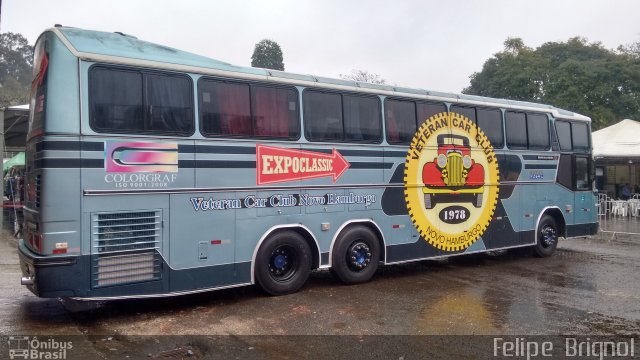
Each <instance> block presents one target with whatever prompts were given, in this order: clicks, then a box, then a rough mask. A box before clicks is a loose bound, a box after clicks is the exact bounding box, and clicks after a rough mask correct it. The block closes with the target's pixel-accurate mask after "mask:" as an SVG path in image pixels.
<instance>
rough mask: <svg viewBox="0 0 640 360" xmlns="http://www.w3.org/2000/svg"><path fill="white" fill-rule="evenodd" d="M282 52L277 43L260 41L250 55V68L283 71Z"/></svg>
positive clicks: (267, 40)
mask: <svg viewBox="0 0 640 360" xmlns="http://www.w3.org/2000/svg"><path fill="white" fill-rule="evenodd" d="M282 61H283V59H282V50H281V49H280V45H278V43H277V42H275V41H273V40H269V39H264V40H260V41H259V42H258V43H257V44H256V47H255V48H254V50H253V55H251V66H253V67H259V68H265V69H272V70H282V71H284V63H283V62H282Z"/></svg>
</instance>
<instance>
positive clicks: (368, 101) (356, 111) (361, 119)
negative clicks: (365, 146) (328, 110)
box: [342, 95, 382, 142]
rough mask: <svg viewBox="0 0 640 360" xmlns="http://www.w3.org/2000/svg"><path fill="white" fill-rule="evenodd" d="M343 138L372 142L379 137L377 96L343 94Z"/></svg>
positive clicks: (378, 104) (378, 139) (378, 103)
mask: <svg viewBox="0 0 640 360" xmlns="http://www.w3.org/2000/svg"><path fill="white" fill-rule="evenodd" d="M342 102H343V103H342V104H343V106H344V139H345V140H347V141H356V142H359V141H365V142H374V141H380V139H381V137H382V136H381V135H382V134H381V125H380V102H379V101H378V98H369V97H360V96H349V95H344V96H343V97H342Z"/></svg>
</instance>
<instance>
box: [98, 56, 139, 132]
mask: <svg viewBox="0 0 640 360" xmlns="http://www.w3.org/2000/svg"><path fill="white" fill-rule="evenodd" d="M90 84H91V85H90V86H91V100H90V101H91V125H92V127H94V130H97V131H108V130H115V131H143V130H144V117H143V101H142V73H140V72H138V71H129V70H120V69H107V68H102V67H97V68H94V69H92V71H91V73H90Z"/></svg>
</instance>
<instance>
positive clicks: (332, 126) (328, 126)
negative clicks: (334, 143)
mask: <svg viewBox="0 0 640 360" xmlns="http://www.w3.org/2000/svg"><path fill="white" fill-rule="evenodd" d="M303 97H304V99H303V101H304V129H305V130H304V132H305V136H306V137H307V138H308V139H309V140H312V141H330V140H342V139H343V124H342V98H341V96H340V95H339V94H330V93H322V92H317V91H309V90H307V91H305V92H304V94H303Z"/></svg>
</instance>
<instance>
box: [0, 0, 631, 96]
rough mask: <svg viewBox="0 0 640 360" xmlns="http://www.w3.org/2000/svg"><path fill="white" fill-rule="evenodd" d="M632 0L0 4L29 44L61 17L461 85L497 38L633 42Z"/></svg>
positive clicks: (326, 72)
mask: <svg viewBox="0 0 640 360" xmlns="http://www.w3.org/2000/svg"><path fill="white" fill-rule="evenodd" d="M639 14H640V1H637V0H615V1H606V0H603V1H595V0H534V1H518V0H498V1H496V0H484V1H471V0H467V1H463V0H449V1H447V0H438V1H435V0H434V1H427V0H423V1H418V0H407V1H403V0H395V1H390V0H383V1H380V0H375V1H364V0H362V1H360V0H315V1H312V0H291V1H289V0H287V1H284V0H283V1H278V0H269V1H267V0H263V1H259V0H252V1H242V0H235V1H233V0H231V1H215V0H211V1H205V0H202V1H196V0H182V1H176V0H171V1H169V0H140V1H138V0H108V1H91V0H56V1H52V0H4V1H2V17H1V22H0V31H1V32H17V33H21V34H23V35H24V36H25V37H26V38H27V39H28V40H29V42H30V43H32V44H33V43H34V42H35V40H36V39H37V37H38V35H39V34H40V32H42V30H44V29H46V28H49V27H51V26H53V25H54V24H62V25H65V26H74V27H80V28H86V29H94V30H102V31H121V32H124V33H127V34H131V35H134V36H137V37H138V38H140V39H142V40H147V41H151V42H156V43H160V44H163V45H167V46H171V47H174V48H178V49H181V50H186V51H190V52H193V53H197V54H200V55H205V56H208V57H212V58H215V59H219V60H222V61H226V62H230V63H232V64H235V65H244V66H249V65H250V63H251V54H252V52H253V47H254V45H255V43H256V42H258V41H259V40H261V39H264V38H269V39H272V40H275V41H276V42H278V44H280V46H281V47H282V51H283V53H284V63H285V70H286V71H290V72H295V73H303V74H314V75H319V76H327V77H338V75H339V74H341V73H342V74H344V73H349V72H350V71H351V70H352V69H363V70H368V71H370V72H373V73H377V74H379V75H380V76H381V77H382V78H384V79H386V80H387V82H388V83H390V84H396V85H399V86H408V87H416V88H423V89H430V90H438V91H450V92H460V91H462V89H463V88H465V87H466V86H468V85H469V75H471V74H472V73H473V72H476V71H480V70H481V69H482V64H483V63H484V61H485V60H487V59H488V58H489V57H491V56H492V55H493V54H494V53H496V52H498V51H500V50H502V48H503V42H504V40H505V39H506V38H507V37H521V38H523V39H524V42H525V44H526V45H527V46H531V47H536V46H539V45H540V44H542V43H545V42H548V41H566V40H567V39H568V38H570V37H574V36H581V37H586V38H587V39H588V40H589V41H592V42H593V41H599V42H602V43H603V44H604V46H605V47H607V48H610V49H613V48H616V47H618V45H620V44H629V43H631V42H634V41H638V40H640V22H639V21H638V15H639Z"/></svg>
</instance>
